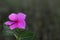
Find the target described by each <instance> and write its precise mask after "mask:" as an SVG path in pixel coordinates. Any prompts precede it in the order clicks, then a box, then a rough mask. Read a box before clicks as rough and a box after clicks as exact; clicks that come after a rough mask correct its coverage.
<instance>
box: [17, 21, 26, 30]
mask: <svg viewBox="0 0 60 40" xmlns="http://www.w3.org/2000/svg"><path fill="white" fill-rule="evenodd" d="M17 27H18V28H19V29H25V27H26V22H25V21H22V22H20V23H18V25H17Z"/></svg>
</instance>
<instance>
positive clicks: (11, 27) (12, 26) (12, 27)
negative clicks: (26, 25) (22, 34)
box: [9, 24, 17, 30]
mask: <svg viewBox="0 0 60 40" xmlns="http://www.w3.org/2000/svg"><path fill="white" fill-rule="evenodd" d="M16 27H17V25H16V24H13V25H11V26H9V28H10V29H11V30H13V29H15V28H16Z"/></svg>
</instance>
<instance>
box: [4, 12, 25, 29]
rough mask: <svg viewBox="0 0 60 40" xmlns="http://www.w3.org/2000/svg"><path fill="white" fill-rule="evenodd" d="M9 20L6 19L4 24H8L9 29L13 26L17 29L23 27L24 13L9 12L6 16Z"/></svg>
mask: <svg viewBox="0 0 60 40" xmlns="http://www.w3.org/2000/svg"><path fill="white" fill-rule="evenodd" d="M8 18H9V20H10V21H6V22H5V23H4V24H5V25H8V26H9V28H10V29H11V30H13V29H15V28H19V29H25V27H26V22H25V18H26V14H24V13H21V12H20V13H18V14H15V13H11V14H10V15H9V16H8Z"/></svg>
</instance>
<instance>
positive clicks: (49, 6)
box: [0, 0, 60, 40]
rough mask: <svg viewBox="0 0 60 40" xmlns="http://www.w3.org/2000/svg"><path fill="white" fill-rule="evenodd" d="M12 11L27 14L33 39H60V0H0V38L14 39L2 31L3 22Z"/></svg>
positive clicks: (0, 39) (3, 39)
mask: <svg viewBox="0 0 60 40" xmlns="http://www.w3.org/2000/svg"><path fill="white" fill-rule="evenodd" d="M12 12H15V13H17V12H24V13H25V14H26V15H27V18H26V22H27V26H28V27H29V29H28V30H29V31H32V32H34V34H35V36H34V40H60V0H0V40H15V38H14V37H13V36H6V35H5V34H6V32H5V33H3V32H2V31H3V30H5V29H4V27H3V23H4V22H5V21H6V20H7V17H8V15H9V14H10V13H12ZM4 35H5V36H4Z"/></svg>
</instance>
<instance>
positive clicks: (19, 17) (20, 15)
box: [17, 12, 26, 20]
mask: <svg viewBox="0 0 60 40" xmlns="http://www.w3.org/2000/svg"><path fill="white" fill-rule="evenodd" d="M17 17H18V20H25V18H26V14H24V13H22V12H20V13H18V14H17Z"/></svg>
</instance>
